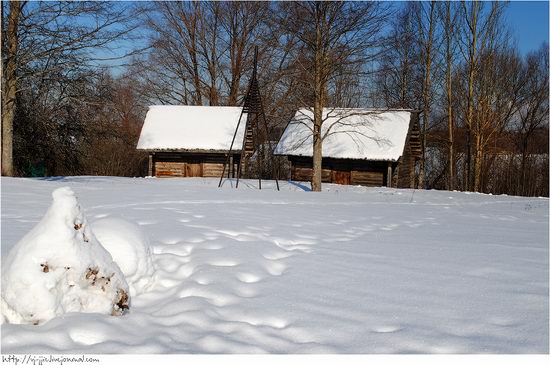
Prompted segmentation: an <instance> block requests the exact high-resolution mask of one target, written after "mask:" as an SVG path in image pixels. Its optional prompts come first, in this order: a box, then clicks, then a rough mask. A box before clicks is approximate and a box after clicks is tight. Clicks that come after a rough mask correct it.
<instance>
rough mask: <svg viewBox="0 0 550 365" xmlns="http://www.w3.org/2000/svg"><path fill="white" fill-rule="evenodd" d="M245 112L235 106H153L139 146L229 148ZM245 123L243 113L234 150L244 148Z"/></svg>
mask: <svg viewBox="0 0 550 365" xmlns="http://www.w3.org/2000/svg"><path fill="white" fill-rule="evenodd" d="M241 111H242V107H234V106H187V105H154V106H150V107H149V110H148V111H147V115H146V116H145V121H144V122H143V127H142V128H141V134H140V136H139V141H138V144H137V149H139V150H172V151H173V150H177V151H186V150H187V151H196V150H204V151H210V152H213V151H227V150H229V146H230V145H231V140H232V139H233V134H234V133H235V128H237V123H238V121H239V116H240V115H241ZM245 126H246V115H243V118H242V120H241V124H240V126H239V131H238V133H237V135H236V137H235V142H234V143H233V150H236V151H240V150H241V148H242V143H243V135H244V130H245Z"/></svg>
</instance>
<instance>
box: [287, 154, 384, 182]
mask: <svg viewBox="0 0 550 365" xmlns="http://www.w3.org/2000/svg"><path fill="white" fill-rule="evenodd" d="M289 160H290V162H291V166H292V167H291V174H290V175H291V180H295V181H311V177H312V174H313V169H312V168H311V166H312V165H313V161H312V158H311V157H295V156H289ZM387 171H388V162H383V161H368V160H346V159H331V158H324V159H323V171H322V182H324V183H333V184H342V185H350V184H351V185H362V186H385V185H386V184H387Z"/></svg>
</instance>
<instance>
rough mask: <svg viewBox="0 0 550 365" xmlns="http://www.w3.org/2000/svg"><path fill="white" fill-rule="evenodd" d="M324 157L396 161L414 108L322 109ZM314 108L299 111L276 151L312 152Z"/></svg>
mask: <svg viewBox="0 0 550 365" xmlns="http://www.w3.org/2000/svg"><path fill="white" fill-rule="evenodd" d="M323 120H324V122H323V126H322V128H321V132H322V135H325V134H326V132H327V130H328V129H329V128H330V131H329V135H328V136H327V137H326V139H325V140H324V141H323V157H330V158H346V159H361V160H380V161H397V160H398V159H399V157H401V155H402V154H403V150H404V147H405V141H406V138H407V133H408V131H409V125H410V120H411V110H392V111H382V110H374V109H344V108H338V109H334V108H324V109H323ZM312 128H313V108H304V109H300V110H298V111H297V112H296V114H295V115H294V117H293V118H292V120H291V121H290V123H289V124H288V126H287V127H286V129H285V131H284V133H283V135H282V137H281V139H280V140H279V143H278V144H277V147H276V148H275V151H274V152H275V154H277V155H288V156H306V157H312V156H313V137H312Z"/></svg>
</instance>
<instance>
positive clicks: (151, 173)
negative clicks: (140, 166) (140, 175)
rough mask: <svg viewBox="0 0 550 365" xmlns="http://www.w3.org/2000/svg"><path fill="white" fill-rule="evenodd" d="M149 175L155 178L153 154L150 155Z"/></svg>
mask: <svg viewBox="0 0 550 365" xmlns="http://www.w3.org/2000/svg"><path fill="white" fill-rule="evenodd" d="M147 175H148V176H151V177H152V176H153V154H152V153H150V154H149V166H148V168H147Z"/></svg>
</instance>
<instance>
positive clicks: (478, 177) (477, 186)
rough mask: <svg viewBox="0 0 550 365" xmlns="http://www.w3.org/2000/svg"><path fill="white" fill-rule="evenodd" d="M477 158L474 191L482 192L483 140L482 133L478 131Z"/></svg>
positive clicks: (475, 160) (475, 161)
mask: <svg viewBox="0 0 550 365" xmlns="http://www.w3.org/2000/svg"><path fill="white" fill-rule="evenodd" d="M475 140H476V144H475V147H476V148H475V154H476V155H475V159H474V191H477V192H481V170H482V164H483V141H482V140H481V134H480V133H476V139H475Z"/></svg>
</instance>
